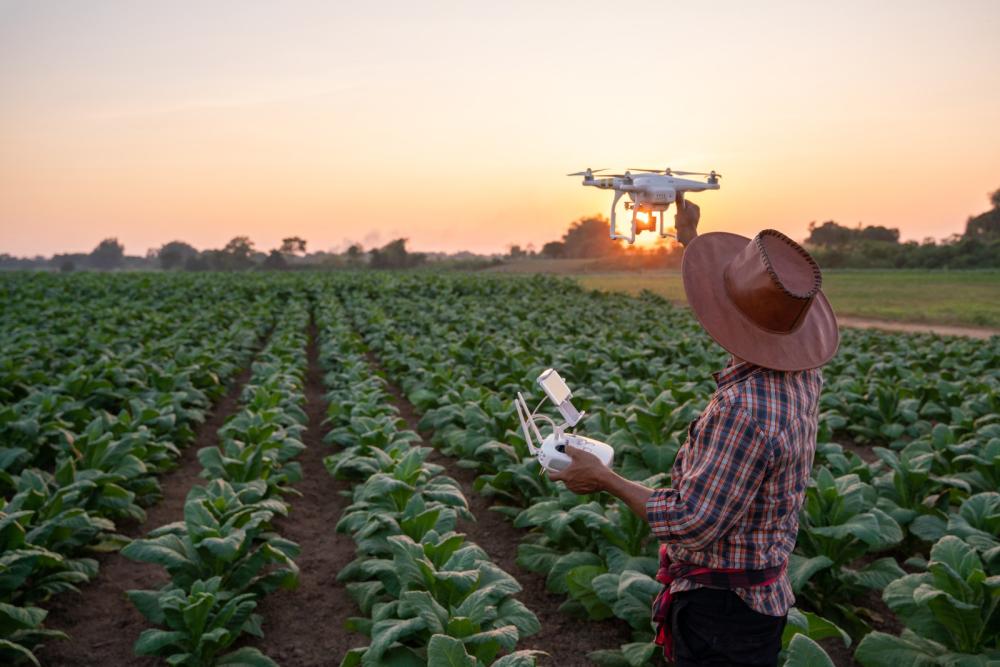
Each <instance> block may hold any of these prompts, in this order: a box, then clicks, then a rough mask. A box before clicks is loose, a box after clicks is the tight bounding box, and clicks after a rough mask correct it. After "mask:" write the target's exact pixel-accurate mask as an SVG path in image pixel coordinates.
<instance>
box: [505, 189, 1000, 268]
mask: <svg viewBox="0 0 1000 667" xmlns="http://www.w3.org/2000/svg"><path fill="white" fill-rule="evenodd" d="M990 204H991V205H992V208H991V209H990V210H988V211H986V212H984V213H981V214H979V215H975V216H971V217H969V219H968V220H967V222H966V226H965V233H963V234H954V235H952V236H951V237H949V238H946V239H944V240H941V241H937V240H935V239H933V238H927V239H924V240H923V241H921V242H919V243H918V242H916V241H908V242H900V240H899V236H900V235H899V229H896V228H889V227H884V226H882V225H864V226H863V225H861V224H858V225H857V226H856V227H848V226H846V225H841V224H839V223H837V222H835V221H833V220H827V221H826V222H823V223H821V224H817V223H816V222H811V223H810V224H809V236H808V237H807V238H806V239H805V241H804V245H805V246H807V247H808V248H809V249H810V251H811V252H812V253H813V254H814V256H815V257H816V259H817V261H818V262H819V263H820V265H821V266H823V267H825V268H950V269H970V268H1000V189H998V190H997V191H996V192H993V193H992V194H991V195H990ZM608 224H609V223H608V220H607V219H605V218H603V217H601V216H596V217H588V218H583V219H581V220H577V221H576V222H574V223H572V224H571V225H570V227H569V229H568V230H567V231H566V233H565V234H563V236H562V238H561V239H559V240H556V241H550V242H548V243H546V244H545V245H543V246H542V248H541V250H540V251H538V252H535V251H534V250H533V249H531V248H528V249H524V248H522V247H521V246H520V245H512V246H510V250H509V252H508V258H509V259H532V258H538V259H594V260H602V261H601V264H603V265H605V266H607V267H608V268H676V267H679V266H680V262H681V257H682V256H683V249H682V248H681V247H680V245H679V244H676V243H668V244H662V245H657V246H655V247H653V248H652V249H642V248H635V247H633V246H629V245H627V244H625V243H624V242H623V241H612V240H611V238H610V237H609V234H608Z"/></svg>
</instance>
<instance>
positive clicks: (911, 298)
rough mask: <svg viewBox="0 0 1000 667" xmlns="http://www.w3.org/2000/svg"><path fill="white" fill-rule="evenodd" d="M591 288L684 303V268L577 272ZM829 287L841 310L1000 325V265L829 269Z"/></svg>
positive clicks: (902, 319) (915, 319) (832, 300)
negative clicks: (652, 295)
mask: <svg viewBox="0 0 1000 667" xmlns="http://www.w3.org/2000/svg"><path fill="white" fill-rule="evenodd" d="M575 277H576V278H577V280H579V282H580V284H581V285H583V286H584V287H586V288H588V289H600V290H605V291H619V292H626V293H629V294H637V293H639V292H640V291H642V290H644V289H647V290H650V291H651V292H655V293H656V294H660V295H662V296H664V297H666V298H668V299H670V300H671V301H676V302H679V303H683V302H685V301H686V299H685V297H684V286H683V284H682V283H681V274H680V272H679V271H643V272H630V273H626V272H615V273H610V272H609V273H580V274H575ZM823 291H824V292H825V293H826V296H827V298H829V299H830V303H832V304H833V308H834V310H835V311H836V312H837V314H838V315H843V316H851V317H861V318H869V319H877V320H889V321H894V322H919V323H927V324H952V325H964V326H975V327H989V328H994V329H996V328H1000V271H996V270H984V271H923V270H828V271H824V272H823Z"/></svg>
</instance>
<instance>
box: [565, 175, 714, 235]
mask: <svg viewBox="0 0 1000 667" xmlns="http://www.w3.org/2000/svg"><path fill="white" fill-rule="evenodd" d="M602 171H607V169H589V168H588V169H587V170H586V171H577V172H574V173H572V174H566V175H567V176H583V184H584V185H592V186H594V187H595V188H601V189H602V190H614V191H615V198H614V200H613V201H612V202H611V238H612V239H613V240H614V239H626V240H628V242H629V243H635V235H636V234H637V233H638V232H644V231H650V232H653V231H657V224H656V221H655V219H654V215H653V214H654V212H658V213H659V216H658V217H659V219H660V221H659V233H660V236H661V237H662V238H667V237H671V238H677V235H676V234H671V233H669V232H667V225H666V222H665V218H666V211H667V209H668V208H670V204H671V203H672V202H674V201H676V200H677V193H682V192H701V191H702V190H718V189H719V179H720V178H722V174H718V173H716V172H715V171H710V172H708V173H704V172H700V171H674V170H672V169H670V167H667V168H666V169H636V171H637V172H640V173H638V174H634V175H633V174H632V172H631V171H626V172H625V173H624V174H602V175H601V176H598V177H597V178H594V174H596V173H599V172H602ZM675 176H706V177H707V179H706V180H705V181H692V180H690V179H687V178H675ZM626 193H627V194H628V196H629V199H631V200H632V201H628V202H625V209H626V210H629V209H631V210H632V230H631V233H630V234H628V235H627V236H626V235H625V234H619V233H618V232H617V231H616V229H615V208H617V206H618V200H619V199H621V197H622V195H624V194H626Z"/></svg>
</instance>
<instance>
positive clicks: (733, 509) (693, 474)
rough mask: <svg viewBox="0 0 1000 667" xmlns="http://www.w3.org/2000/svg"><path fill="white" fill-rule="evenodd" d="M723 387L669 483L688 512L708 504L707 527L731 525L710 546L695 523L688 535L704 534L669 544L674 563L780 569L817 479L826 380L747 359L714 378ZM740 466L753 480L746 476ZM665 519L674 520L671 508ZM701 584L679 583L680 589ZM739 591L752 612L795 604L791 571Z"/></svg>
mask: <svg viewBox="0 0 1000 667" xmlns="http://www.w3.org/2000/svg"><path fill="white" fill-rule="evenodd" d="M716 381H717V382H718V385H719V388H718V390H717V391H716V393H715V395H714V396H713V397H712V399H711V401H710V402H709V404H708V406H707V407H706V408H705V411H704V412H703V413H702V415H701V417H699V418H698V420H696V421H695V422H693V423H692V425H691V427H690V429H689V441H688V442H687V443H686V444H685V446H684V447H682V448H681V451H680V452H679V453H678V456H677V461H676V462H675V464H674V468H673V471H672V484H671V487H672V489H677V490H678V491H679V492H680V497H679V500H680V501H681V502H682V503H683V504H684V505H685V506H686V509H688V510H690V509H691V506H690V504H689V501H692V500H694V498H695V497H698V498H702V497H703V498H704V500H703V502H704V504H705V505H706V506H705V508H704V509H703V510H702V513H701V515H702V516H703V517H704V522H705V523H707V522H710V521H712V520H713V518H712V517H713V516H715V515H716V514H718V515H719V516H722V515H724V514H725V513H726V512H729V513H731V516H733V519H732V520H731V525H730V526H729V527H728V530H726V531H725V532H724V533H719V532H718V531H717V530H709V531H707V533H708V535H710V536H712V537H714V538H715V539H714V541H712V542H710V543H704V542H705V537H706V530H705V527H704V525H691V526H690V527H689V530H691V531H692V532H695V531H696V532H698V533H699V538H700V539H699V540H697V541H696V542H693V543H692V542H687V541H686V540H680V541H678V540H676V539H668V540H666V544H667V551H668V554H669V556H670V559H671V560H672V561H675V562H689V563H696V564H698V565H704V566H706V567H711V568H713V569H717V568H740V569H748V570H759V569H764V568H768V567H773V566H776V565H781V564H782V563H784V562H786V561H787V559H788V555H789V554H790V553H791V551H792V548H793V547H794V546H795V537H796V534H797V532H798V515H799V509H800V508H801V507H802V502H803V498H804V495H805V489H806V485H807V484H808V482H809V473H810V469H811V467H812V460H813V455H814V453H815V448H816V428H817V413H818V406H819V394H820V390H821V389H822V385H823V380H822V376H821V374H820V371H819V370H816V369H813V370H807V371H775V370H771V369H766V368H761V367H759V366H754V365H752V364H748V363H741V364H737V365H735V366H730V367H729V368H727V369H726V370H725V371H723V372H721V373H718V374H716ZM704 429H713V430H714V431H716V432H715V433H706V432H704ZM748 434H752V437H751V439H749V440H748V439H747V437H746V436H747V435H748ZM741 453H742V454H743V455H742V456H741V455H740V454H741ZM741 470H745V471H752V472H753V474H752V475H750V476H745V475H741V474H740V471H741ZM744 479H746V480H747V481H748V482H749V484H744V483H743V482H742V480H744ZM688 489H690V493H689V494H688V496H687V497H686V498H685V497H684V493H685V490H688ZM675 502H677V501H675ZM665 509H666V508H665ZM652 516H653V515H651V518H652ZM664 518H666V519H667V520H669V511H668V514H667V516H666V517H664ZM720 523H721V522H720ZM653 525H654V531H656V523H654V524H653ZM668 530H669V529H668ZM691 547H697V548H696V549H695V548H691ZM698 586H699V584H696V583H694V582H692V581H690V580H687V579H678V580H677V581H675V582H674V584H673V590H674V591H675V592H678V591H684V590H691V589H693V588H697V587H698ZM735 591H736V593H737V594H738V595H739V596H740V597H741V598H742V599H743V600H744V601H745V602H746V603H747V604H748V605H750V607H751V608H753V609H755V610H756V611H759V612H761V613H763V614H768V615H771V616H780V615H783V614H785V613H786V612H787V610H788V607H790V606H791V605H792V604H793V602H794V597H793V595H792V591H791V587H790V585H789V583H788V577H787V575H782V577H781V578H780V579H779V580H778V581H776V582H774V583H773V584H770V585H766V586H758V587H754V588H738V589H735Z"/></svg>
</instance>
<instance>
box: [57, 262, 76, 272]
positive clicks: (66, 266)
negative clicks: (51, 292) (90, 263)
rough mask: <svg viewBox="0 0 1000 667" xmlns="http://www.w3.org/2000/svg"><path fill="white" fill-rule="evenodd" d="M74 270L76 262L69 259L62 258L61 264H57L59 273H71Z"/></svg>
mask: <svg viewBox="0 0 1000 667" xmlns="http://www.w3.org/2000/svg"><path fill="white" fill-rule="evenodd" d="M74 271H76V264H74V263H73V260H71V259H67V260H63V262H62V264H60V265H59V272H60V273H73V272H74Z"/></svg>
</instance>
